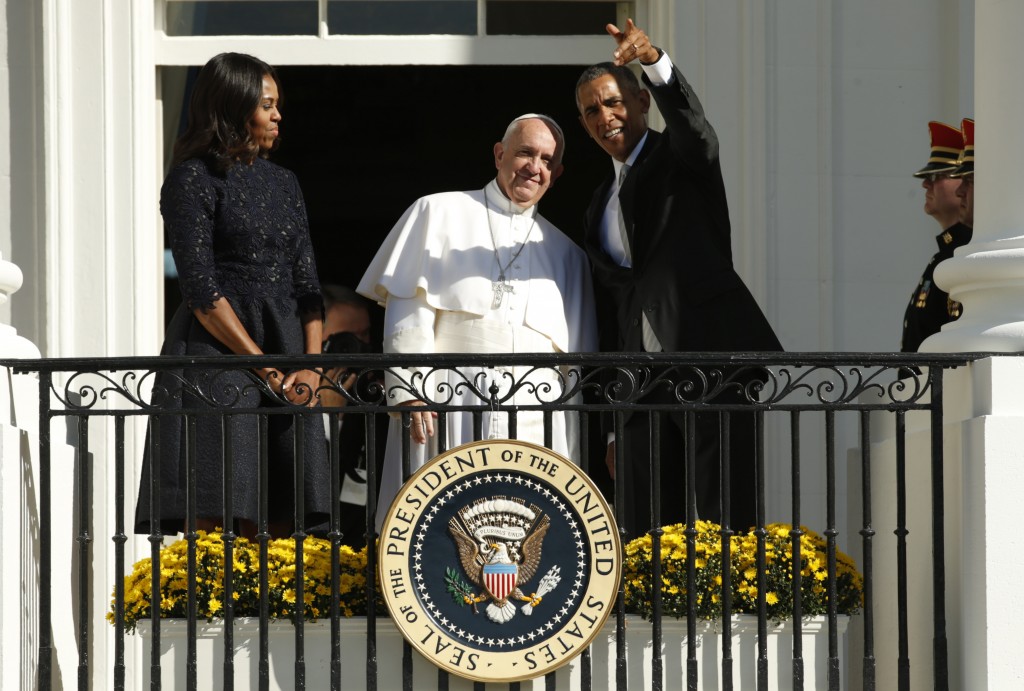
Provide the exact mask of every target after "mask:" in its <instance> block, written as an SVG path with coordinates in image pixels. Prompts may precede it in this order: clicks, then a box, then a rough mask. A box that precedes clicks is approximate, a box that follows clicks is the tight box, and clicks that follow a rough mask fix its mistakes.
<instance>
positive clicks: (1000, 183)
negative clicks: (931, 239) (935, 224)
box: [921, 0, 1024, 352]
mask: <svg viewBox="0 0 1024 691" xmlns="http://www.w3.org/2000/svg"><path fill="white" fill-rule="evenodd" d="M1021 26H1024V3H1022V2H1006V1H1005V0H976V2H975V69H974V74H975V103H976V108H977V112H976V114H975V118H974V119H975V121H976V122H977V129H976V131H975V152H976V155H977V160H978V161H980V164H976V170H977V172H976V173H975V186H974V190H975V191H974V208H975V212H974V221H975V226H974V238H973V240H972V241H971V243H970V244H968V245H966V246H964V247H962V248H960V250H958V251H957V253H956V256H954V257H953V258H952V259H949V260H947V261H945V262H943V263H942V264H940V265H939V266H938V267H937V268H936V271H935V282H936V283H937V284H938V285H939V286H940V287H942V288H943V289H944V290H947V291H948V292H949V294H950V296H951V297H952V298H953V299H954V300H958V301H960V302H962V303H963V305H964V309H963V316H962V317H961V318H960V319H959V320H957V321H956V322H953V323H951V324H948V325H946V326H945V327H943V329H942V331H941V332H940V333H938V334H935V335H934V336H932V337H931V338H929V339H928V340H927V341H925V343H924V344H923V345H922V347H921V350H923V351H924V350H927V351H930V352H965V351H1000V352H1016V351H1020V350H1024V194H1021V192H1020V161H1021V157H1022V156H1024V129H1022V128H1021V126H1020V123H1021V122H1024V88H1022V87H1024V80H1022V79H1021V77H1020V72H1019V70H1018V68H1017V66H1019V65H1020V64H1021V62H1022V61H1024V46H1022V45H1021V41H1020V27H1021ZM966 115H968V116H969V115H970V114H969V113H968V114H966Z"/></svg>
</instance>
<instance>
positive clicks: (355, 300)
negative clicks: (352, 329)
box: [320, 283, 373, 310]
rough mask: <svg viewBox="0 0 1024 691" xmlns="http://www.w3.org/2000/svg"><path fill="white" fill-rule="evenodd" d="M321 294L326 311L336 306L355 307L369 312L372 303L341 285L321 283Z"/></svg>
mask: <svg viewBox="0 0 1024 691" xmlns="http://www.w3.org/2000/svg"><path fill="white" fill-rule="evenodd" d="M320 294H321V295H323V298H324V309H328V310H329V309H331V308H332V307H334V306H335V305H355V306H357V307H363V308H365V309H367V310H369V308H370V305H372V304H373V302H372V301H370V300H368V299H367V298H364V297H363V296H362V295H360V294H359V293H357V292H356V291H354V290H352V289H351V288H349V287H348V286H343V285H341V284H339V283H321V284H320Z"/></svg>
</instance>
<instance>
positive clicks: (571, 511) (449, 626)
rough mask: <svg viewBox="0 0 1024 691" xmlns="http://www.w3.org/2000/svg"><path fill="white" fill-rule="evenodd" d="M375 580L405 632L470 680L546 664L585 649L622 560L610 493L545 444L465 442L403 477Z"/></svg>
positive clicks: (534, 672)
mask: <svg viewBox="0 0 1024 691" xmlns="http://www.w3.org/2000/svg"><path fill="white" fill-rule="evenodd" d="M378 549H379V556H380V559H379V564H380V583H381V590H382V592H383V594H384V600H385V602H386V603H387V606H388V610H389V611H390V613H391V616H392V618H393V619H394V621H395V623H396V624H397V625H398V628H399V629H400V630H401V631H402V634H403V635H404V636H405V638H406V640H408V641H409V643H410V644H411V645H412V646H413V647H414V648H416V649H417V650H418V651H419V652H420V653H421V654H422V655H423V656H424V657H426V658H427V659H429V660H431V661H432V662H433V663H434V664H435V665H437V666H438V667H440V668H442V669H445V670H447V671H449V672H451V673H453V674H457V675H459V676H462V677H466V678H469V679H473V680H475V681H484V682H487V681H506V682H508V681H518V680H524V679H531V678H533V677H537V676H540V675H542V674H546V673H547V672H550V671H552V670H553V669H555V668H557V667H559V666H561V665H563V664H565V663H567V662H569V660H571V659H572V658H573V657H575V656H576V655H577V654H579V653H580V652H582V651H583V649H584V648H586V647H587V645H589V644H590V641H591V640H592V639H593V637H594V636H596V635H597V633H598V632H599V631H600V630H601V627H602V625H603V624H604V622H605V619H607V617H608V614H609V612H610V611H611V608H612V603H614V601H615V596H616V593H617V590H618V587H619V576H620V573H621V566H622V549H621V545H620V542H619V535H618V529H617V528H616V526H615V521H614V519H613V517H612V513H611V511H610V510H609V508H608V504H607V503H606V502H605V501H604V498H603V497H602V496H601V493H600V491H599V490H598V489H597V487H595V486H594V484H593V483H592V482H591V481H590V478H588V477H587V476H586V475H585V474H584V472H583V471H582V470H581V469H580V468H579V467H578V466H576V465H575V464H574V463H572V462H571V461H569V460H567V459H566V458H564V457H563V456H560V455H558V454H557V453H555V452H554V451H551V450H550V449H546V448H544V447H542V446H538V445H536V444H530V443H527V442H521V441H515V440H510V439H491V440H487V441H479V442H473V443H470V444H464V445H462V446H459V447H457V448H455V449H452V450H451V451H447V452H445V453H442V454H440V455H438V456H437V457H435V458H434V459H433V460H431V461H430V462H429V463H427V464H426V465H424V466H423V467H422V468H420V469H419V470H418V471H417V472H416V474H415V475H413V476H412V477H411V478H409V480H408V482H406V483H405V485H404V486H403V487H402V489H401V491H400V492H399V493H398V496H397V497H396V499H395V501H394V502H393V503H392V504H391V507H390V509H389V510H388V514H387V518H386V520H385V521H384V524H383V527H382V528H381V534H380V542H379V545H378Z"/></svg>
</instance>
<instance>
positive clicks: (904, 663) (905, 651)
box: [893, 410, 910, 691]
mask: <svg viewBox="0 0 1024 691" xmlns="http://www.w3.org/2000/svg"><path fill="white" fill-rule="evenodd" d="M906 422H907V421H906V414H905V412H904V411H902V410H897V411H896V529H895V530H894V531H893V533H894V534H895V535H896V619H897V626H898V628H899V632H898V640H897V648H898V650H897V662H896V664H897V678H896V683H897V685H898V689H899V691H910V625H909V623H908V621H907V607H908V600H907V535H909V533H910V531H909V530H907V425H906Z"/></svg>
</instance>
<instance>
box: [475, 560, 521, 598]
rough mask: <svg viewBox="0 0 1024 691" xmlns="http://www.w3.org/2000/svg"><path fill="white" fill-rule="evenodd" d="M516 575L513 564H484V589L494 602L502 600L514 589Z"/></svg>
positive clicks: (517, 568) (517, 570) (515, 568)
mask: <svg viewBox="0 0 1024 691" xmlns="http://www.w3.org/2000/svg"><path fill="white" fill-rule="evenodd" d="M518 575H519V567H518V566H517V565H515V564H484V587H485V588H487V592H489V593H490V594H491V596H492V597H493V598H494V599H495V600H504V599H505V598H507V597H508V594H509V593H511V592H512V591H513V589H515V587H516V576H518Z"/></svg>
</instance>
